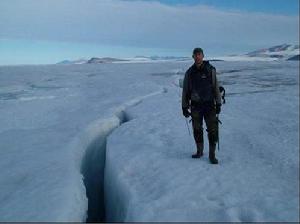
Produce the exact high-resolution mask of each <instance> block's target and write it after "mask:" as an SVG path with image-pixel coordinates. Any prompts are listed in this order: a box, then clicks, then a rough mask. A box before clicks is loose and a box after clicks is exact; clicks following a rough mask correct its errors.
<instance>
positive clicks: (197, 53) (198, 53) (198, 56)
mask: <svg viewBox="0 0 300 224" xmlns="http://www.w3.org/2000/svg"><path fill="white" fill-rule="evenodd" d="M193 58H194V61H195V63H196V64H200V63H202V61H203V58H204V54H203V50H202V49H201V48H200V47H197V48H195V49H194V50H193Z"/></svg>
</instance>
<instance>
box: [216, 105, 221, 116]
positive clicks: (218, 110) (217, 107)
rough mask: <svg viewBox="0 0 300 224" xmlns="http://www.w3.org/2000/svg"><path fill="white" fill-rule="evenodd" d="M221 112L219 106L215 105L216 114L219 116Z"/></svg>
mask: <svg viewBox="0 0 300 224" xmlns="http://www.w3.org/2000/svg"><path fill="white" fill-rule="evenodd" d="M220 112H221V104H217V105H216V114H219V113H220Z"/></svg>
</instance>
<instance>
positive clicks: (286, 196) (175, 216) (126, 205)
mask: <svg viewBox="0 0 300 224" xmlns="http://www.w3.org/2000/svg"><path fill="white" fill-rule="evenodd" d="M191 63H192V61H183V62H180V61H171V62H156V63H141V62H140V63H119V64H118V63H113V64H83V65H44V66H42V65H40V66H1V67H0V113H1V116H0V124H1V125H0V148H1V151H0V153H1V156H0V168H1V170H2V172H1V175H0V199H1V200H0V221H86V220H89V218H90V220H98V221H99V220H106V221H299V215H298V211H299V202H298V201H299V180H298V177H299V118H298V117H299V63H298V62H279V61H278V62H212V64H213V65H215V66H216V68H217V71H218V78H219V80H220V82H221V84H222V85H223V86H224V87H225V88H226V94H227V100H226V104H225V105H223V107H222V111H221V115H220V119H221V121H222V123H223V124H222V125H221V129H220V151H218V152H217V158H218V159H219V162H220V163H219V164H218V165H211V164H210V163H209V161H208V158H207V155H208V150H207V140H206V139H205V140H206V142H205V144H206V149H205V154H204V158H201V159H198V160H195V159H192V158H191V154H192V153H194V151H195V144H194V140H193V137H192V135H190V134H189V132H188V129H187V126H186V120H185V119H184V117H183V116H182V114H181V102H180V98H181V88H180V83H182V78H183V75H184V72H185V70H186V69H187V68H188V67H189V66H190V65H191ZM188 124H189V129H190V131H191V132H192V129H191V124H190V123H188ZM103 197H104V198H103ZM99 203H102V205H99ZM104 210H105V212H106V213H105V214H104V213H103V212H104ZM99 212H100V213H102V214H99V215H98V213H99ZM92 216H96V217H92Z"/></svg>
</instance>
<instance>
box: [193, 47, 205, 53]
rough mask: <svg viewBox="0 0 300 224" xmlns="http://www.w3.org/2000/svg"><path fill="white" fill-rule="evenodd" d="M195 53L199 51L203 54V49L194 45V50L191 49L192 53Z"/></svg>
mask: <svg viewBox="0 0 300 224" xmlns="http://www.w3.org/2000/svg"><path fill="white" fill-rule="evenodd" d="M197 53H201V54H203V50H202V48H200V47H196V48H194V50H193V55H195V54H197Z"/></svg>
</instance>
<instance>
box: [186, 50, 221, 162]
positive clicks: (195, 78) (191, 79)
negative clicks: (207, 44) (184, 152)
mask: <svg viewBox="0 0 300 224" xmlns="http://www.w3.org/2000/svg"><path fill="white" fill-rule="evenodd" d="M203 58H204V54H203V50H202V49H201V48H195V49H194V51H193V59H194V61H195V63H194V64H193V65H192V66H191V67H190V68H189V69H188V70H187V71H186V73H185V76H184V81H183V90H182V113H183V115H184V116H185V117H189V116H190V115H191V117H192V124H193V134H194V139H195V142H196V145H197V152H196V154H193V155H192V157H193V158H200V157H202V156H203V148H204V144H203V127H202V126H203V118H204V120H205V124H206V127H207V129H206V131H207V133H208V140H209V160H210V162H211V163H212V164H218V160H217V159H216V156H215V151H216V143H217V141H218V130H217V129H218V127H217V125H218V123H217V122H218V120H217V117H216V114H219V113H220V112H221V104H222V103H221V95H220V90H219V84H218V81H217V76H216V69H215V67H213V66H212V65H211V64H210V63H209V61H204V60H203ZM189 109H190V111H189Z"/></svg>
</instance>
